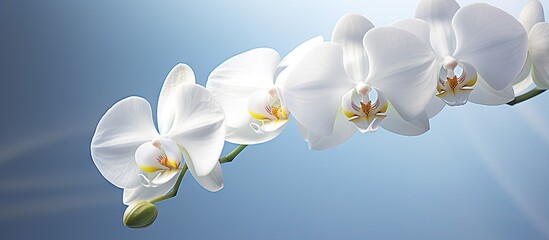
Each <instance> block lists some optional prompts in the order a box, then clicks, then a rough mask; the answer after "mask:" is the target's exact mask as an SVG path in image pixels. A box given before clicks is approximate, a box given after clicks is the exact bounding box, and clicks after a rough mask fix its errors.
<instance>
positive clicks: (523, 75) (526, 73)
mask: <svg viewBox="0 0 549 240" xmlns="http://www.w3.org/2000/svg"><path fill="white" fill-rule="evenodd" d="M532 66H533V65H532V57H530V54H528V55H527V56H526V62H525V63H524V65H523V66H522V70H520V73H519V74H518V75H517V77H515V79H514V80H513V83H512V84H513V86H516V85H518V84H520V85H521V86H524V87H528V86H525V85H526V84H524V83H522V82H524V81H526V80H527V78H529V77H530V73H531V72H532ZM530 80H531V79H530ZM524 87H521V88H520V89H519V90H521V89H522V88H524ZM517 92H521V91H515V93H517Z"/></svg>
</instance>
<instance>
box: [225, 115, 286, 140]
mask: <svg viewBox="0 0 549 240" xmlns="http://www.w3.org/2000/svg"><path fill="white" fill-rule="evenodd" d="M261 124H262V123H261V122H260V121H258V120H255V119H253V118H251V117H250V118H249V119H248V122H247V124H246V125H247V126H248V127H241V128H231V127H226V133H225V134H226V136H225V139H226V140H227V142H230V143H234V144H244V145H253V144H260V143H264V142H268V141H271V140H273V139H274V138H275V137H277V136H278V135H280V133H281V132H282V131H283V130H284V128H285V126H286V125H285V124H283V125H282V126H280V128H277V129H276V130H273V131H270V132H263V133H257V132H256V131H255V130H254V129H253V128H252V126H261Z"/></svg>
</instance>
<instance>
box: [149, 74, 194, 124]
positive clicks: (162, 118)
mask: <svg viewBox="0 0 549 240" xmlns="http://www.w3.org/2000/svg"><path fill="white" fill-rule="evenodd" d="M189 83H190V84H194V83H195V78H194V72H193V70H192V69H191V67H189V66H188V65H187V64H183V63H180V64H177V65H175V67H173V68H172V70H170V73H168V76H166V79H165V80H164V84H163V85H162V90H160V96H159V97H158V109H157V114H156V118H157V120H158V129H159V131H160V134H166V133H167V132H169V131H170V128H171V127H172V124H173V121H174V115H175V112H174V111H173V109H175V108H176V107H177V104H178V103H177V102H174V101H173V97H172V96H173V93H174V91H175V89H176V88H177V87H178V86H179V85H181V84H189Z"/></svg>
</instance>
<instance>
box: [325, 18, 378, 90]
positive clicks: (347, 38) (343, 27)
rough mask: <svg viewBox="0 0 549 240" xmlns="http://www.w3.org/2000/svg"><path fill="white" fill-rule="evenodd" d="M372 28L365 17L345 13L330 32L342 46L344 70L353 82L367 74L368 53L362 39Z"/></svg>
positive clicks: (334, 39)
mask: <svg viewBox="0 0 549 240" xmlns="http://www.w3.org/2000/svg"><path fill="white" fill-rule="evenodd" d="M372 28H374V24H372V23H371V22H370V20H368V19H367V18H365V17H363V16H361V15H357V14H347V15H345V16H343V17H341V18H340V19H339V21H338V22H337V23H336V26H335V27H334V31H333V33H332V41H333V42H336V43H339V44H341V46H342V47H343V61H344V64H345V70H346V71H347V74H348V75H349V76H350V77H351V78H352V79H353V80H354V81H355V82H359V81H364V79H366V76H367V75H368V71H369V64H368V55H367V54H366V50H365V49H364V46H363V45H362V39H363V38H364V34H366V32H368V31H369V30H370V29H372Z"/></svg>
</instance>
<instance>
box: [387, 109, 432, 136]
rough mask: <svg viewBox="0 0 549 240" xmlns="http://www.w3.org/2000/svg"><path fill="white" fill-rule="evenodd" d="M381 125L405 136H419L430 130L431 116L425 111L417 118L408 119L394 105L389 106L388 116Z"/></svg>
mask: <svg viewBox="0 0 549 240" xmlns="http://www.w3.org/2000/svg"><path fill="white" fill-rule="evenodd" d="M381 127H382V128H383V129H385V130H387V131H389V132H392V133H396V134H399V135H403V136H418V135H421V134H424V133H426V132H427V131H429V117H428V116H427V114H426V113H425V112H423V113H422V114H420V115H418V117H417V118H416V119H414V120H412V121H406V120H404V119H403V118H402V117H401V116H400V115H399V114H398V112H397V111H396V110H395V109H394V108H393V107H392V106H389V109H388V110H387V117H385V119H383V121H382V122H381Z"/></svg>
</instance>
